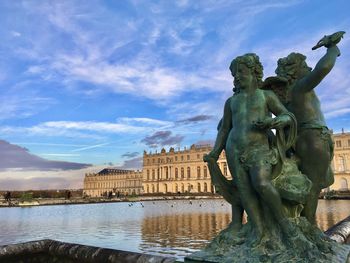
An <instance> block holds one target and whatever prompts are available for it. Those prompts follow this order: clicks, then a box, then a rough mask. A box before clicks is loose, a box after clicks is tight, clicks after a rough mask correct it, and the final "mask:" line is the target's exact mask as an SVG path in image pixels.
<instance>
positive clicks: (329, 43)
mask: <svg viewBox="0 0 350 263" xmlns="http://www.w3.org/2000/svg"><path fill="white" fill-rule="evenodd" d="M344 34H345V31H338V32H336V33H334V34H332V35H329V36H324V37H323V38H322V39H321V40H320V41H318V43H317V44H316V45H315V46H314V47H313V48H312V50H315V49H318V48H320V47H322V46H325V47H326V48H330V47H333V46H335V45H336V44H338V43H339V42H340V40H341V39H342V38H343V35H344Z"/></svg>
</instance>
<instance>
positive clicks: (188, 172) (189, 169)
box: [187, 167, 191, 178]
mask: <svg viewBox="0 0 350 263" xmlns="http://www.w3.org/2000/svg"><path fill="white" fill-rule="evenodd" d="M190 177H191V168H190V167H187V178H190Z"/></svg>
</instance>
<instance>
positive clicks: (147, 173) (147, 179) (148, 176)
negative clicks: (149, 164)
mask: <svg viewBox="0 0 350 263" xmlns="http://www.w3.org/2000/svg"><path fill="white" fill-rule="evenodd" d="M147 180H149V170H148V169H147Z"/></svg>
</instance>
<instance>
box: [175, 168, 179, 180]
mask: <svg viewBox="0 0 350 263" xmlns="http://www.w3.org/2000/svg"><path fill="white" fill-rule="evenodd" d="M178 177H179V169H177V168H175V179H177V178H178Z"/></svg>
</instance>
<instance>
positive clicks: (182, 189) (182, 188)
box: [181, 184, 185, 193]
mask: <svg viewBox="0 0 350 263" xmlns="http://www.w3.org/2000/svg"><path fill="white" fill-rule="evenodd" d="M184 192H185V185H184V184H181V193H184Z"/></svg>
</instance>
